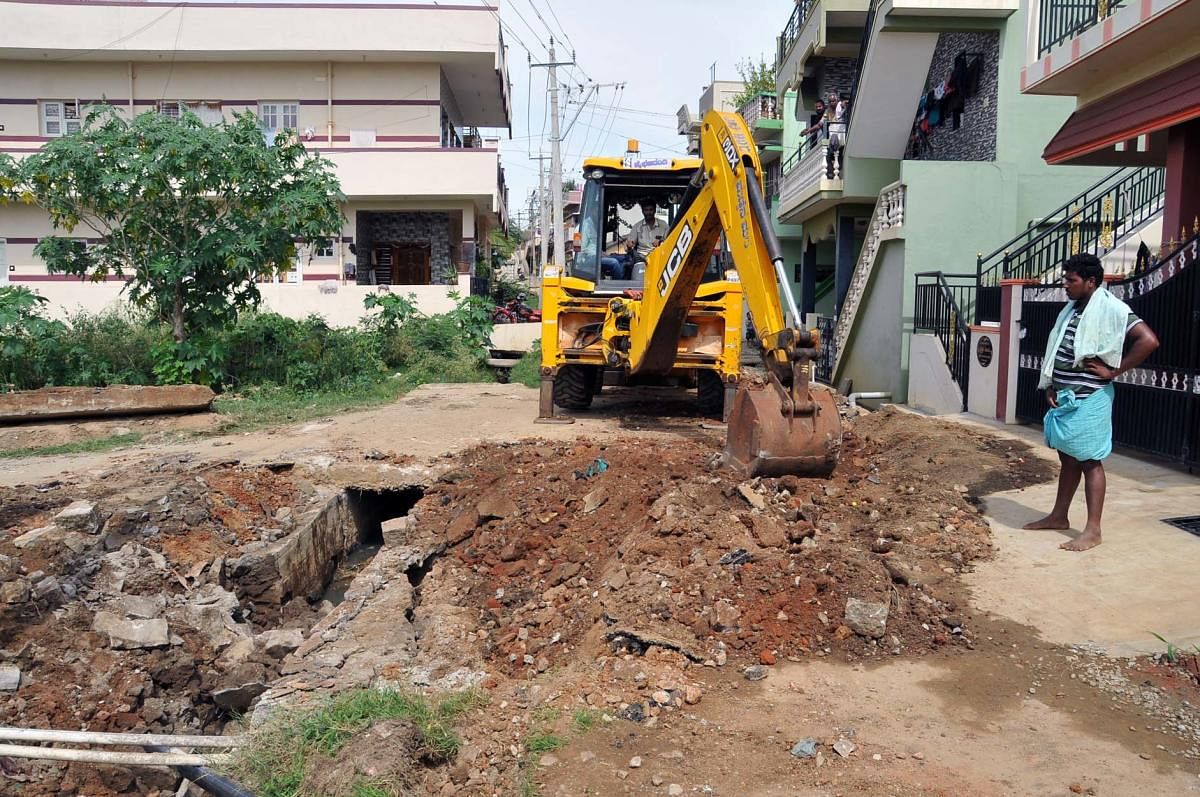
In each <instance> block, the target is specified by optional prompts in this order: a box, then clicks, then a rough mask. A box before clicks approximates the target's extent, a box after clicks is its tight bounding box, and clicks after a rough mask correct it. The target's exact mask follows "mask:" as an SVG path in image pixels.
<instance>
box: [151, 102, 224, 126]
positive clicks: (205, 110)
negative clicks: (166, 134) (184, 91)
mask: <svg viewBox="0 0 1200 797" xmlns="http://www.w3.org/2000/svg"><path fill="white" fill-rule="evenodd" d="M184 111H190V112H191V113H194V114H196V116H198V117H200V121H201V122H203V123H204V124H206V125H218V124H220V123H221V121H222V120H223V119H224V118H225V116H224V114H222V113H221V103H219V102H202V101H199V100H195V101H185V100H162V101H160V102H159V103H158V112H159V113H160V114H162V115H163V116H166V117H169V118H171V119H178V118H179V117H181V116H183V113H184Z"/></svg>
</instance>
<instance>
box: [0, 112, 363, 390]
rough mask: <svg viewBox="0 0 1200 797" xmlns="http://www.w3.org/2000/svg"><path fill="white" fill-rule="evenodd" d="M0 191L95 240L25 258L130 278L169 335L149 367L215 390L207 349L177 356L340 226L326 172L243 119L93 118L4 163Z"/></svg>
mask: <svg viewBox="0 0 1200 797" xmlns="http://www.w3.org/2000/svg"><path fill="white" fill-rule="evenodd" d="M4 186H9V188H7V189H4V188H3V187H4ZM0 191H2V192H3V193H2V194H0V198H2V197H7V198H10V199H11V198H12V197H13V196H18V197H19V198H20V199H22V200H23V201H27V202H32V203H35V204H37V205H39V206H40V207H42V208H44V209H45V210H46V211H47V212H48V214H49V216H50V220H51V222H52V223H53V224H54V226H55V228H56V229H58V230H61V231H63V232H64V233H66V235H67V236H69V235H71V234H73V233H75V234H78V233H82V234H84V235H88V236H94V235H99V236H100V240H99V241H98V242H95V243H88V244H84V243H83V242H82V241H81V240H80V239H79V238H72V237H66V236H64V235H53V236H49V237H46V238H43V239H42V241H41V242H40V243H39V244H38V245H37V246H36V247H35V249H34V252H35V253H36V254H37V255H38V256H39V257H41V258H42V259H43V260H44V261H45V262H46V264H47V267H48V268H49V269H50V271H52V272H57V273H66V274H73V275H77V276H81V277H86V278H88V279H92V280H102V279H105V278H106V277H107V276H108V275H110V274H115V275H118V276H121V277H125V278H126V279H128V283H127V286H126V288H125V290H126V292H127V294H128V296H129V298H130V300H131V301H133V302H134V303H135V304H136V305H138V306H139V307H147V308H150V309H151V310H152V311H153V314H154V316H155V317H156V318H158V319H160V320H162V321H164V322H166V323H168V324H169V325H170V329H171V334H172V338H173V340H174V342H175V344H176V348H177V351H176V353H175V357H174V358H173V359H171V358H168V357H167V356H165V354H160V356H159V358H158V362H157V367H158V371H159V372H160V373H161V374H162V375H163V377H164V378H168V379H171V380H176V379H177V378H179V377H181V376H185V375H186V376H188V378H196V379H199V380H200V381H206V379H211V378H212V376H213V375H214V373H215V370H216V369H215V368H214V367H213V359H212V357H213V356H216V355H219V352H215V351H214V350H213V348H212V346H213V341H212V340H209V341H208V342H202V343H199V344H197V345H192V346H184V345H183V344H184V343H185V342H186V341H188V340H189V338H192V337H193V336H197V335H199V334H200V333H203V332H206V331H208V332H211V331H214V330H218V329H220V328H221V327H222V326H225V325H227V324H230V323H232V322H233V320H234V319H235V318H236V316H237V313H238V311H239V310H240V309H243V308H247V307H253V306H255V305H257V303H258V302H259V300H260V298H261V297H260V294H259V291H258V286H257V280H258V279H260V278H261V277H265V276H270V275H273V274H276V273H278V272H280V271H285V270H288V269H290V268H292V267H293V261H294V260H295V256H296V242H297V241H298V240H303V241H312V242H324V241H326V240H328V239H329V238H330V237H331V236H333V235H336V234H338V233H340V230H341V224H342V215H341V210H340V206H339V201H340V200H341V199H342V198H343V197H342V196H341V193H340V190H339V188H338V183H337V179H336V178H335V176H334V174H333V166H332V164H331V163H330V162H329V161H327V160H325V159H323V158H320V157H314V156H312V155H311V154H310V153H309V152H308V151H307V150H306V149H305V148H304V146H303V145H302V144H301V143H299V142H298V141H296V140H294V138H288V137H286V136H284V135H280V136H277V137H276V139H275V141H274V142H267V141H265V140H264V136H263V133H262V130H261V128H260V127H259V123H258V120H257V118H256V117H255V116H254V114H252V113H243V114H239V115H237V116H236V117H235V118H234V119H233V120H232V121H222V122H221V123H220V124H217V125H206V124H205V123H203V122H202V121H200V119H199V118H198V117H196V116H195V115H194V114H190V113H187V114H184V115H183V117H182V118H180V119H178V120H176V119H171V118H168V117H166V116H163V115H161V114H157V113H153V112H148V113H144V114H141V115H139V116H137V117H135V118H133V119H132V120H127V119H125V118H124V117H123V116H122V115H121V113H120V112H119V111H117V109H115V108H112V107H109V106H101V107H100V108H98V109H97V110H94V111H92V112H91V113H89V114H88V116H87V118H86V119H85V120H84V122H83V126H82V129H81V130H80V132H79V133H76V134H73V135H69V136H63V137H62V138H56V139H53V140H51V141H49V142H47V143H46V144H45V145H44V146H43V147H42V149H41V150H40V151H38V152H36V153H34V154H32V155H30V156H28V157H27V158H25V159H24V160H22V161H21V162H19V163H14V162H12V161H11V160H9V161H5V162H2V163H0Z"/></svg>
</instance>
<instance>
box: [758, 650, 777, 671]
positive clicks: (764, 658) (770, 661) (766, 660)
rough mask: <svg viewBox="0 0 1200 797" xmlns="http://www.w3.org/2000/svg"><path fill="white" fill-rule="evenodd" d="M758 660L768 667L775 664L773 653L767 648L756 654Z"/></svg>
mask: <svg viewBox="0 0 1200 797" xmlns="http://www.w3.org/2000/svg"><path fill="white" fill-rule="evenodd" d="M758 661H759V663H760V664H765V665H766V666H768V667H770V666H772V665H774V664H775V654H774V653H772V652H771V651H769V650H764V651H762V652H761V653H759V654H758Z"/></svg>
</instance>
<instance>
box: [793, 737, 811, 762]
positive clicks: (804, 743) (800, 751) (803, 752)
mask: <svg viewBox="0 0 1200 797" xmlns="http://www.w3.org/2000/svg"><path fill="white" fill-rule="evenodd" d="M816 754H817V740H816V739H801V740H800V741H798V742H796V743H795V744H794V745H792V755H794V756H796V758H812V757H813V756H815V755H816Z"/></svg>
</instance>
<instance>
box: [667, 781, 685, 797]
mask: <svg viewBox="0 0 1200 797" xmlns="http://www.w3.org/2000/svg"><path fill="white" fill-rule="evenodd" d="M667 794H669V795H671V797H680V795H682V794H683V787H682V786H680V785H679V784H678V783H672V784H670V785H669V786H667Z"/></svg>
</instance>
